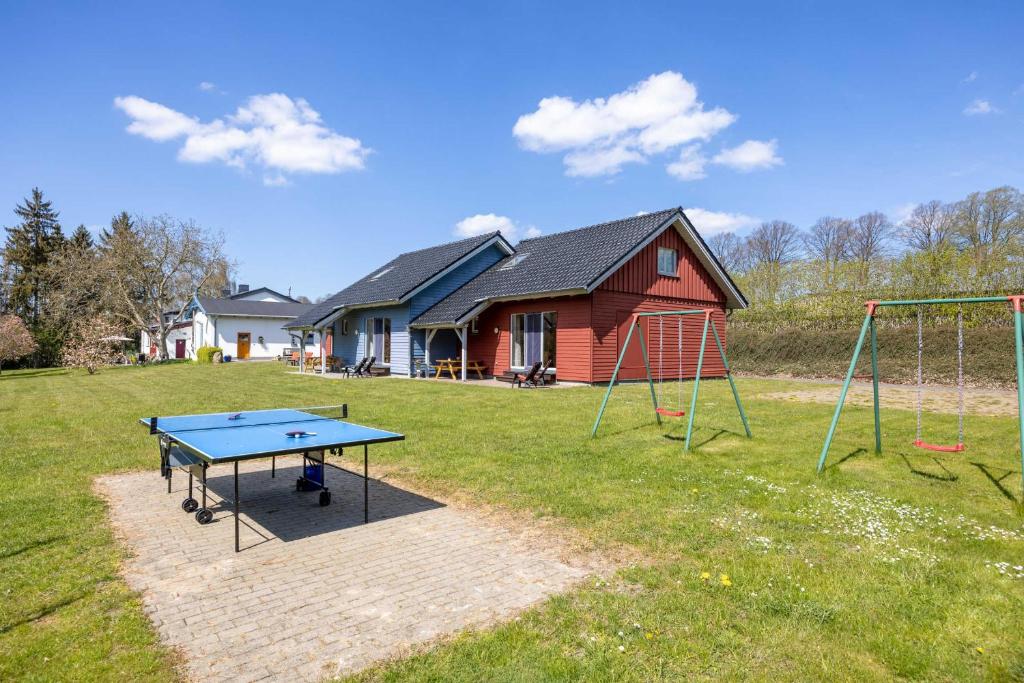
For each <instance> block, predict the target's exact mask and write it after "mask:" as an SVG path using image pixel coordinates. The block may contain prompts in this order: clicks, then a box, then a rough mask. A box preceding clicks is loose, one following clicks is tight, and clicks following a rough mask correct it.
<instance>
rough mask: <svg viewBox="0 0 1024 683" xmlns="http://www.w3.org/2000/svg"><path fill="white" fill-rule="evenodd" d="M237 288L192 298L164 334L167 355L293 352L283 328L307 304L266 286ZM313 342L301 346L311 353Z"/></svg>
mask: <svg viewBox="0 0 1024 683" xmlns="http://www.w3.org/2000/svg"><path fill="white" fill-rule="evenodd" d="M238 290H239V291H238V292H236V293H235V294H231V295H228V296H224V297H222V298H214V297H203V296H199V297H195V298H194V299H193V300H192V303H191V304H190V305H189V306H188V307H187V308H186V309H185V312H184V314H183V315H182V321H181V322H179V323H177V324H176V325H175V326H174V328H173V329H172V331H171V334H169V335H168V341H167V351H168V355H169V356H170V357H171V358H191V359H195V357H196V350H197V349H199V348H200V347H202V346H217V347H219V348H221V349H223V351H224V355H225V356H231V358H232V359H236V360H249V359H271V358H277V357H279V356H281V355H284V354H288V353H291V352H292V351H297V350H298V349H299V345H300V342H301V340H300V339H299V338H298V337H296V336H295V335H294V334H292V333H290V332H289V331H288V330H285V329H284V325H285V323H287V322H288V321H290V320H291V319H292V318H294V317H295V316H297V315H301V314H303V313H305V312H306V311H308V310H309V309H310V308H311V305H310V304H303V303H299V302H298V301H296V300H295V299H292V298H291V297H289V296H286V295H284V294H281V293H280V292H275V291H274V290H272V289H270V288H268V287H260V288H259V289H249V287H248V286H247V285H239V286H238ZM318 343H319V340H318V338H317V337H315V336H313V335H310V336H309V337H307V339H306V346H307V348H310V347H311V349H315V347H316V344H318ZM152 344H155V342H152V341H151V340H150V338H149V335H147V334H146V332H145V331H144V332H143V335H142V350H143V351H144V352H147V353H152V352H153V351H155V350H156V349H155V346H151V345H152ZM147 347H148V348H147Z"/></svg>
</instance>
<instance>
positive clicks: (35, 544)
mask: <svg viewBox="0 0 1024 683" xmlns="http://www.w3.org/2000/svg"><path fill="white" fill-rule="evenodd" d="M65 539H67V536H51V537H49V538H41V539H39V540H38V541H32V542H31V543H27V544H25V545H23V546H21V547H20V548H15V549H13V550H4V551H0V560H8V559H10V558H12V557H17V556H18V555H21V554H22V553H27V552H29V551H30V550H35V549H37V548H43V547H45V546H48V545H51V544H53V543H56V542H57V541H63V540H65Z"/></svg>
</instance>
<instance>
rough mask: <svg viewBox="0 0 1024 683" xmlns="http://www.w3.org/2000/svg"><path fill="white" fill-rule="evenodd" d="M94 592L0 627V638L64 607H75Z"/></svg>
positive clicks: (51, 605)
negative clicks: (74, 605)
mask: <svg viewBox="0 0 1024 683" xmlns="http://www.w3.org/2000/svg"><path fill="white" fill-rule="evenodd" d="M92 592H93V591H91V590H87V591H83V592H81V593H78V594H76V595H71V596H68V597H66V598H64V599H63V600H58V601H57V602H55V603H53V604H50V605H47V606H46V607H44V608H43V609H41V610H38V611H36V612H33V613H32V614H31V615H30V616H27V617H25V618H24V619H18V620H17V621H12V622H10V623H9V624H2V625H0V636H2V635H4V634H6V633H8V632H9V631H13V630H14V629H16V628H18V627H19V626H24V625H25V624H31V623H33V622H35V621H39V620H40V619H45V618H46V617H48V616H50V615H51V614H53V613H54V612H56V611H57V610H59V609H62V608H64V607H67V606H69V605H73V604H75V603H76V602H78V601H79V600H82V599H84V598H86V597H88V596H89V595H90V594H91V593H92Z"/></svg>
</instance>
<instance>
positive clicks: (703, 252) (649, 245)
mask: <svg viewBox="0 0 1024 683" xmlns="http://www.w3.org/2000/svg"><path fill="white" fill-rule="evenodd" d="M746 306H747V301H746V299H745V298H744V297H743V294H742V293H741V292H740V291H739V288H738V287H737V286H736V284H735V283H734V282H733V281H732V279H731V278H730V277H729V275H728V273H726V271H725V269H724V268H723V267H722V265H721V264H720V263H719V262H718V260H717V259H716V258H715V257H714V255H713V254H712V253H711V250H710V249H709V248H708V246H707V244H706V243H705V242H704V240H703V239H702V238H701V237H700V235H699V234H698V233H697V231H696V230H695V229H694V227H693V225H692V224H691V223H690V221H689V219H688V218H687V217H686V214H685V213H684V212H683V210H682V209H680V208H674V209H667V210H665V211H658V212H655V213H648V214H642V215H639V216H634V217H632V218H627V219H623V220H618V221H612V222H609V223H602V224H599V225H593V226H590V227H585V228H579V229H576V230H570V231H567V232H561V233H556V234H552V235H545V236H543V237H537V238H534V239H529V240H524V241H522V242H520V243H519V244H518V245H516V248H515V253H513V254H512V255H510V256H508V257H507V258H504V259H503V260H501V261H499V262H498V263H496V264H495V265H493V266H491V267H490V268H489V269H487V270H486V271H484V272H483V273H481V274H480V275H478V276H477V277H475V278H474V279H472V280H470V281H469V282H468V283H466V284H465V285H463V286H462V287H461V288H459V289H457V290H456V291H455V292H453V293H452V294H450V295H449V296H448V297H446V298H445V299H443V300H441V301H440V302H438V303H437V304H435V305H434V306H433V307H431V308H430V309H428V310H427V311H425V312H424V313H423V314H421V315H420V316H418V317H417V318H416V319H415V320H413V321H412V322H411V325H410V326H411V327H412V328H422V329H425V330H426V338H427V340H428V342H427V347H426V356H427V360H428V362H429V359H430V357H431V355H432V354H431V348H430V343H431V341H432V340H439V341H440V340H442V339H443V338H444V335H445V334H447V335H448V336H449V338H457V339H460V340H462V339H464V340H465V343H464V344H460V346H461V348H460V353H462V354H463V359H464V360H465V359H468V360H477V361H481V362H483V363H485V364H486V365H487V366H488V367H490V368H492V369H493V371H494V373H495V374H501V373H502V372H504V371H506V370H522V369H523V368H527V367H529V366H530V365H532V364H533V362H535V361H542V362H543V361H545V360H547V359H549V358H550V359H553V360H554V363H553V368H554V369H553V370H552V372H553V373H555V374H556V375H557V377H558V379H559V380H565V381H574V382H588V383H594V382H607V381H609V380H610V379H611V375H612V370H613V369H614V367H615V362H616V360H617V358H618V356H619V353H620V351H621V349H622V344H623V342H624V341H625V339H626V332H627V331H628V326H629V324H630V322H631V321H632V319H633V314H634V313H638V312H645V311H669V310H680V309H693V308H713V309H714V310H715V313H714V315H713V320H714V324H715V325H716V326H717V329H718V332H719V334H720V335H721V337H722V339H723V342H725V340H726V334H725V312H726V311H727V310H729V309H735V308H745V307H746ZM680 318H682V319H683V320H684V321H685V322H684V326H685V327H684V332H683V342H684V343H683V353H682V356H683V362H682V365H681V366H680V363H679V353H678V350H679V347H678V327H677V321H678V320H679V319H680ZM641 321H642V322H641V324H642V325H643V326H644V335H645V338H646V339H647V341H648V347H649V348H648V353H649V355H650V358H651V360H652V363H653V364H654V365H655V368H654V369H655V371H656V372H657V370H658V365H659V359H660V361H661V363H660V365H661V368H662V375H663V376H664V377H665V378H666V379H670V378H675V377H679V376H683V377H692V376H693V374H694V373H695V371H696V364H697V352H698V346H699V342H700V328H701V326H702V325H703V319H702V316H680V317H676V318H655V319H651V318H642V319H641ZM445 331H448V332H445ZM635 339H636V335H634V342H632V343H631V344H630V350H629V352H627V356H626V358H625V361H624V364H623V368H622V370H621V372H620V376H621V377H622V378H623V379H638V378H640V377H641V376H643V356H642V355H641V352H640V346H639V344H637V343H636V342H635ZM440 346H444V345H443V344H441V345H440ZM433 357H435V358H436V357H438V356H437V354H433ZM463 366H465V363H463ZM703 374H704V376H711V377H714V376H723V375H724V368H723V367H722V364H721V360H720V359H719V358H718V354H717V353H715V354H706V355H705V364H704V373H703Z"/></svg>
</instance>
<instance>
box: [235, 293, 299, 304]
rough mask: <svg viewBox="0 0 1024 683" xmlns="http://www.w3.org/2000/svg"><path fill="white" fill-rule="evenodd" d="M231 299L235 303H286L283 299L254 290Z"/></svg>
mask: <svg viewBox="0 0 1024 683" xmlns="http://www.w3.org/2000/svg"><path fill="white" fill-rule="evenodd" d="M231 298H232V299H234V300H235V301H276V302H278V303H285V302H287V301H288V299H286V298H285V297H281V296H277V295H276V294H272V293H270V292H258V291H256V290H253V291H251V292H245V293H243V294H236V295H235V296H233V297H231Z"/></svg>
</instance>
